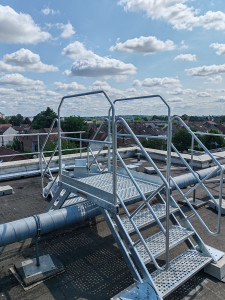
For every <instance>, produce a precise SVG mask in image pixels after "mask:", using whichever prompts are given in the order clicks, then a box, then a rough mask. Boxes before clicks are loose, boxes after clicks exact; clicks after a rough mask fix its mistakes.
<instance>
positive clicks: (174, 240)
mask: <svg viewBox="0 0 225 300" xmlns="http://www.w3.org/2000/svg"><path fill="white" fill-rule="evenodd" d="M169 232H170V234H169V240H170V249H171V248H173V247H175V246H176V245H178V244H179V243H181V242H182V241H184V240H186V239H187V238H188V237H190V236H191V235H192V234H194V231H191V230H187V229H186V228H184V227H181V226H177V225H174V226H171V227H170V229H169ZM145 242H146V244H147V245H148V248H149V250H150V251H151V253H152V255H153V256H154V257H157V256H160V255H161V254H163V253H165V251H166V244H165V243H166V237H165V235H164V234H163V232H162V231H160V232H158V233H156V234H154V235H153V236H150V237H148V238H147V239H145ZM136 249H137V251H138V252H139V254H140V256H141V257H142V259H143V261H144V263H148V262H150V261H151V258H150V256H149V255H148V252H147V250H146V248H145V247H144V245H143V244H142V243H141V242H140V243H139V244H137V246H136Z"/></svg>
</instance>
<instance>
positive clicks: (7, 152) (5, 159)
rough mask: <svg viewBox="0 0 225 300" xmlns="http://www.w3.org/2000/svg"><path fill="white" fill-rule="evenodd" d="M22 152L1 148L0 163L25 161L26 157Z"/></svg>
mask: <svg viewBox="0 0 225 300" xmlns="http://www.w3.org/2000/svg"><path fill="white" fill-rule="evenodd" d="M18 154H20V152H18V151H15V150H12V149H10V148H6V147H5V146H1V147H0V162H10V161H16V160H24V159H26V157H25V156H24V155H22V154H20V155H18ZM4 155H10V156H5V157H4Z"/></svg>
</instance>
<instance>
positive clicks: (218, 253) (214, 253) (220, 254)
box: [205, 245, 225, 262]
mask: <svg viewBox="0 0 225 300" xmlns="http://www.w3.org/2000/svg"><path fill="white" fill-rule="evenodd" d="M205 246H206V248H207V249H208V251H209V253H210V254H211V255H212V258H213V261H214V262H217V261H218V260H219V259H221V258H222V257H223V256H224V254H225V253H224V252H223V251H220V250H218V249H216V248H213V247H210V246H208V245H205Z"/></svg>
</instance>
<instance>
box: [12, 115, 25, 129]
mask: <svg viewBox="0 0 225 300" xmlns="http://www.w3.org/2000/svg"><path fill="white" fill-rule="evenodd" d="M23 120H24V118H23V116H22V115H21V114H17V115H16V116H12V117H11V118H10V120H9V123H10V124H12V125H13V126H20V125H21V124H22V123H23Z"/></svg>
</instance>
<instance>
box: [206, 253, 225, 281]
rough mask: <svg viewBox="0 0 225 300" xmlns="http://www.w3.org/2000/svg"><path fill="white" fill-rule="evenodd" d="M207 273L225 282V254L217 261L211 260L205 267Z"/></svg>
mask: <svg viewBox="0 0 225 300" xmlns="http://www.w3.org/2000/svg"><path fill="white" fill-rule="evenodd" d="M204 272H206V273H207V274H209V275H211V276H213V277H215V278H217V279H219V280H221V281H224V282H225V256H223V257H222V258H221V259H220V260H218V261H217V263H213V262H211V263H210V264H209V265H207V266H206V267H205V268H204Z"/></svg>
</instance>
